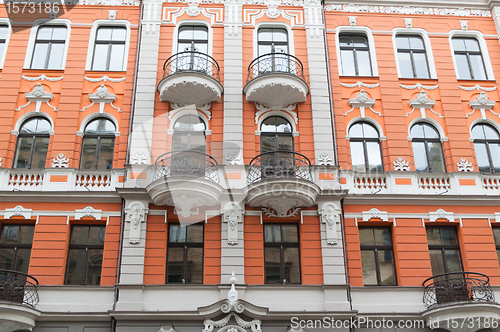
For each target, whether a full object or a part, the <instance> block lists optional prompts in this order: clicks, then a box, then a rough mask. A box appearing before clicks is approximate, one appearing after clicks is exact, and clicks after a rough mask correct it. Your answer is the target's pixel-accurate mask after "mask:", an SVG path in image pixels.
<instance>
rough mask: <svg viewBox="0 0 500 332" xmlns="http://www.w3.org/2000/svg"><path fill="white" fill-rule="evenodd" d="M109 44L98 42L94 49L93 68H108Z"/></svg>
mask: <svg viewBox="0 0 500 332" xmlns="http://www.w3.org/2000/svg"><path fill="white" fill-rule="evenodd" d="M109 47H110V46H109V45H108V44H96V45H95V50H94V59H93V62H92V70H106V62H107V61H108V49H109Z"/></svg>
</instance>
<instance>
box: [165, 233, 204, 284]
mask: <svg viewBox="0 0 500 332" xmlns="http://www.w3.org/2000/svg"><path fill="white" fill-rule="evenodd" d="M167 251H168V252H167V283H182V284H202V283H203V224H194V225H188V226H181V225H179V224H174V225H170V228H169V232H168V244H167Z"/></svg>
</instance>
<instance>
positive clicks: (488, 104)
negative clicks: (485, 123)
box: [465, 91, 500, 119]
mask: <svg viewBox="0 0 500 332" xmlns="http://www.w3.org/2000/svg"><path fill="white" fill-rule="evenodd" d="M495 103H496V102H495V101H494V100H490V98H489V97H488V95H487V94H486V92H484V91H481V93H479V95H478V96H477V98H476V100H471V101H469V106H470V107H471V108H472V112H470V113H467V114H466V115H465V117H466V118H468V117H469V115H472V114H473V113H474V112H475V111H476V110H479V111H480V112H481V117H482V118H483V119H486V110H488V111H490V112H491V113H493V114H495V115H497V116H498V117H500V114H497V113H495V112H493V110H492V108H493V106H495Z"/></svg>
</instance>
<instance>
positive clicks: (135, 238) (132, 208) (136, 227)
mask: <svg viewBox="0 0 500 332" xmlns="http://www.w3.org/2000/svg"><path fill="white" fill-rule="evenodd" d="M148 211H149V209H147V208H146V207H145V206H144V204H142V203H141V202H137V201H136V202H133V203H130V205H129V206H128V207H127V208H126V209H125V221H126V222H129V223H130V234H129V239H128V242H129V243H131V244H137V243H139V239H140V237H141V223H143V222H145V221H146V218H147V214H148Z"/></svg>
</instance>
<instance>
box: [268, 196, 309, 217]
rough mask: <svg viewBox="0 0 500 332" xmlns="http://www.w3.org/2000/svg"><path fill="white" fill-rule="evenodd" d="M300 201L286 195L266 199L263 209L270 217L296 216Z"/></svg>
mask: <svg viewBox="0 0 500 332" xmlns="http://www.w3.org/2000/svg"><path fill="white" fill-rule="evenodd" d="M298 205H299V202H298V201H296V200H294V199H287V198H286V197H280V198H272V199H269V200H267V201H266V203H265V206H266V207H264V208H262V211H263V212H264V213H265V214H266V216H267V217H268V218H270V217H275V218H288V217H295V216H296V215H297V214H298V213H299V211H300V208H299V207H297V206H298Z"/></svg>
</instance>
